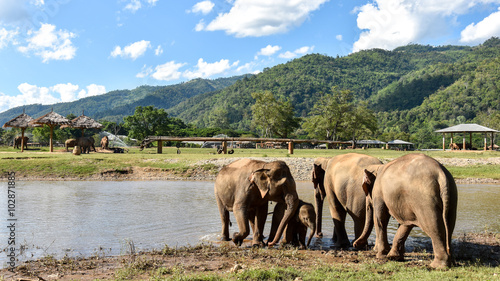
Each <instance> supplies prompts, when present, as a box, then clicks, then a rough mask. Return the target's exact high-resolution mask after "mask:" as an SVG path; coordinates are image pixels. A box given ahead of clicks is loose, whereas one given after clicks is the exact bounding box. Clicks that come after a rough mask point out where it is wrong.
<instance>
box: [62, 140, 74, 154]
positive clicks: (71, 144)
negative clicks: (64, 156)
mask: <svg viewBox="0 0 500 281" xmlns="http://www.w3.org/2000/svg"><path fill="white" fill-rule="evenodd" d="M76 145H77V144H76V139H67V140H66V141H65V142H64V146H65V147H66V151H68V148H69V147H75V146H76Z"/></svg>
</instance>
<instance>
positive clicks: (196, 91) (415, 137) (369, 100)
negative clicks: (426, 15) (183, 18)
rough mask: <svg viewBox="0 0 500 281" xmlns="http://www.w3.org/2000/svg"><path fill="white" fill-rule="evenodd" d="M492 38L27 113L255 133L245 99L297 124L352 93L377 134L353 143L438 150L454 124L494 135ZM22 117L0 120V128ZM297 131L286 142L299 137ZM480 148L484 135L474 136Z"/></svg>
mask: <svg viewBox="0 0 500 281" xmlns="http://www.w3.org/2000/svg"><path fill="white" fill-rule="evenodd" d="M499 54H500V39H499V38H491V39H489V40H487V41H486V42H484V43H483V44H481V45H478V46H475V47H468V46H439V47H432V46H422V45H416V44H411V45H407V46H402V47H399V48H396V49H395V50H393V51H386V50H380V49H372V50H365V51H360V52H357V53H353V54H350V55H348V56H345V57H330V56H326V55H320V54H310V55H306V56H303V57H301V58H297V59H294V60H292V61H289V62H287V63H284V64H280V65H276V66H274V67H272V68H266V69H264V70H263V71H262V72H261V73H259V74H257V75H244V76H238V77H231V78H220V79H216V80H206V79H195V80H192V81H189V82H186V83H181V84H177V85H172V86H156V87H153V86H141V87H138V88H136V89H134V90H120V91H112V92H109V93H107V94H105V95H101V96H94V97H88V98H85V99H81V100H78V101H75V102H72V103H60V104H56V105H53V106H52V105H46V106H42V105H30V106H26V107H25V108H26V113H27V114H29V115H32V116H33V117H38V116H40V115H42V114H44V113H46V112H47V111H48V110H50V108H51V107H53V108H54V111H56V112H58V113H60V114H62V115H67V114H69V113H72V114H75V115H79V114H81V112H82V111H83V110H85V114H86V115H89V116H91V117H94V118H96V119H106V120H108V121H114V122H122V120H123V117H124V116H127V115H131V114H133V112H134V109H135V108H136V107H137V106H139V105H140V106H148V105H153V106H155V107H157V108H164V109H166V110H167V112H168V114H169V116H172V117H177V118H180V119H181V120H183V121H184V122H185V123H189V124H192V125H193V126H196V127H198V128H208V127H211V128H215V127H219V128H220V127H223V128H222V129H233V130H240V131H254V132H255V131H256V128H254V127H253V125H252V110H251V108H252V105H254V104H255V99H254V98H253V97H252V93H255V92H264V91H269V92H271V93H273V94H274V95H275V96H276V97H277V98H278V99H279V100H289V101H290V102H291V104H292V105H293V108H294V112H295V115H296V117H300V118H304V117H307V116H309V114H310V113H311V110H312V109H313V107H314V105H315V104H316V103H317V102H318V100H320V98H321V97H322V96H324V95H325V94H327V93H328V92H329V91H331V89H332V87H336V89H339V90H349V91H351V92H352V94H353V97H354V99H355V102H356V103H361V102H363V104H366V105H367V107H368V108H369V109H370V110H372V111H373V112H374V114H375V116H376V118H377V123H378V130H377V131H376V132H375V133H370V134H369V135H364V136H360V138H369V139H379V140H382V141H388V140H392V139H403V140H407V141H412V142H414V143H416V144H417V146H418V147H419V148H432V147H438V145H439V144H440V143H441V141H440V139H441V137H442V136H441V135H438V134H436V133H434V131H435V130H437V129H441V128H444V127H447V126H451V125H455V124H458V123H471V122H474V123H479V124H481V125H484V126H487V127H490V128H494V129H497V130H500V82H499V81H500V79H499V78H500V56H499ZM21 112H22V111H21V110H20V109H19V108H17V109H12V110H9V111H6V112H4V113H1V114H0V122H5V121H7V120H9V119H11V118H13V117H15V116H17V115H18V114H20V113H21ZM305 136H306V133H305V132H304V130H303V128H299V129H298V130H297V131H295V132H294V133H293V134H292V137H296V138H304V137H305ZM476 138H477V139H476V142H477V143H478V144H480V143H481V141H482V138H483V136H476Z"/></svg>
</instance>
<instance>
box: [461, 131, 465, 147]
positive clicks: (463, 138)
mask: <svg viewBox="0 0 500 281" xmlns="http://www.w3.org/2000/svg"><path fill="white" fill-rule="evenodd" d="M462 140H463V141H462V142H463V146H462V150H465V132H464V135H463V137H462Z"/></svg>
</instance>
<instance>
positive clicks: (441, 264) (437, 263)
mask: <svg viewBox="0 0 500 281" xmlns="http://www.w3.org/2000/svg"><path fill="white" fill-rule="evenodd" d="M429 266H430V267H431V268H435V269H443V268H448V267H450V263H449V262H447V261H444V260H440V259H437V258H434V260H433V261H432V263H431V264H430V265H429Z"/></svg>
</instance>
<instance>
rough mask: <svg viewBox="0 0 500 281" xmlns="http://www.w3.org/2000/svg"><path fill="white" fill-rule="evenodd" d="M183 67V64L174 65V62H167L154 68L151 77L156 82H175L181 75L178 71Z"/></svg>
mask: <svg viewBox="0 0 500 281" xmlns="http://www.w3.org/2000/svg"><path fill="white" fill-rule="evenodd" d="M184 65H185V63H176V62H175V61H169V62H167V63H164V64H161V65H158V66H156V67H155V70H154V73H153V74H152V75H151V77H153V78H154V79H156V80H163V81H170V80H177V79H179V78H180V77H181V74H182V73H181V72H180V71H179V69H180V68H181V67H183V66H184Z"/></svg>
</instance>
